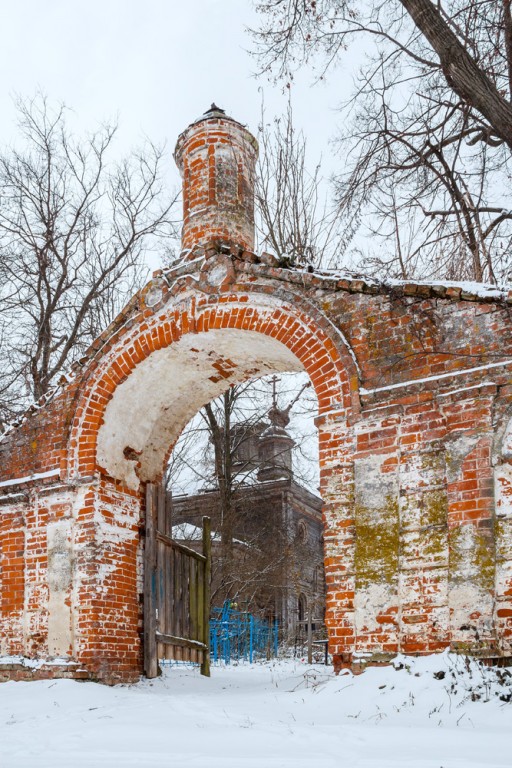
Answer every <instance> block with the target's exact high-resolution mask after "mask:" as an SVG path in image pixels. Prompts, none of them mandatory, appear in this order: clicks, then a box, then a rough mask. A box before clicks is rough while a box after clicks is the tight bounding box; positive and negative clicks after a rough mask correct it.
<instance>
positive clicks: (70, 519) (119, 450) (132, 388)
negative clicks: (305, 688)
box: [0, 118, 512, 682]
mask: <svg viewBox="0 0 512 768" xmlns="http://www.w3.org/2000/svg"><path fill="white" fill-rule="evenodd" d="M208 119H209V118H206V120H208ZM236 130H238V128H237V129H236ZM218 215H219V211H218V210H217V211H216V213H215V216H218ZM212 226H213V225H212ZM235 229H236V227H235ZM228 234H230V233H229V232H228ZM229 240H230V241H231V242H233V241H234V240H236V237H233V238H229ZM228 250H229V249H228V248H225V247H222V248H219V247H217V246H216V245H215V243H213V245H212V243H208V244H207V245H206V247H205V246H204V245H202V244H199V245H198V246H197V248H196V249H195V250H194V251H193V253H192V254H190V253H188V252H187V254H186V256H187V260H185V261H181V262H179V263H177V264H175V265H174V266H173V267H171V268H169V269H167V270H164V271H163V272H161V273H159V274H156V275H155V276H154V278H153V280H152V281H150V283H149V284H148V285H147V286H146V287H145V288H144V289H143V290H142V291H140V292H139V293H138V294H137V295H136V296H135V297H134V299H133V300H132V301H131V302H130V304H129V305H128V306H127V308H126V309H125V310H124V311H123V313H121V315H120V316H119V318H118V319H117V320H116V322H115V323H114V324H113V325H112V327H111V328H109V329H108V330H107V331H106V332H105V333H104V334H103V335H102V336H101V337H100V338H99V339H98V341H97V342H96V343H95V344H94V345H93V346H92V347H91V349H90V350H89V353H88V354H87V355H86V357H85V358H84V359H83V360H82V361H81V362H80V364H77V365H76V366H75V367H74V370H73V371H72V374H71V376H70V379H69V381H68V382H67V383H62V384H61V386H60V389H59V390H58V391H57V392H56V393H54V394H53V395H52V397H50V398H49V399H48V401H47V402H46V403H44V404H41V405H40V407H38V408H36V409H35V410H33V411H32V412H31V413H30V414H28V415H27V417H26V418H25V419H24V421H23V422H22V423H21V424H19V425H18V426H16V427H14V428H13V429H12V430H11V431H9V432H8V434H6V435H5V436H4V437H3V439H2V440H0V467H1V470H0V533H1V539H0V575H1V578H2V594H1V603H0V654H3V655H6V654H21V655H26V656H30V657H34V656H36V655H38V656H40V657H42V658H43V659H45V660H46V661H49V660H50V661H51V659H52V658H55V657H57V658H61V657H64V658H65V659H67V660H68V662H69V663H70V664H75V665H76V666H75V667H71V666H70V667H68V669H76V674H77V675H83V674H87V675H88V676H90V677H97V678H99V679H102V680H105V681H109V682H113V681H116V680H130V679H134V678H136V677H137V675H138V674H139V673H140V671H141V658H142V657H141V640H140V637H141V629H142V626H141V617H142V549H143V541H144V505H143V495H144V484H145V483H146V482H147V481H156V480H158V478H159V477H160V476H161V474H162V471H163V468H164V465H165V461H166V457H167V456H168V453H169V450H170V448H171V447H172V444H173V442H174V440H175V439H176V438H177V436H178V435H179V433H180V431H181V429H182V428H183V426H184V425H185V424H186V422H187V421H188V419H189V418H190V417H191V416H193V415H194V413H195V412H196V411H197V410H198V409H199V408H200V407H201V406H202V405H203V404H204V403H206V402H208V401H209V400H210V399H211V398H212V397H214V396H216V395H218V394H220V393H221V392H223V391H224V390H225V389H226V388H227V387H228V386H229V385H230V384H231V383H234V382H238V381H244V380H247V379H249V378H254V377H257V376H260V375H264V374H266V373H270V372H272V371H285V370H286V371H301V370H304V371H306V372H307V373H308V375H309V377H310V379H311V381H312V383H313V386H314V387H315V391H316V393H317V397H318V403H319V412H318V416H317V420H316V422H317V427H318V430H319V441H320V464H321V495H322V498H323V501H324V510H323V519H324V541H325V572H326V579H327V588H328V595H327V623H328V628H329V635H330V649H331V652H332V653H334V654H337V655H338V657H339V661H340V663H347V664H349V663H361V662H364V661H372V660H373V661H377V660H385V659H388V658H389V657H390V655H392V654H393V653H396V652H397V651H403V652H406V653H427V652H432V651H437V650H440V649H442V648H445V647H449V646H451V647H453V648H456V649H460V650H464V651H470V652H473V653H476V654H479V655H481V656H483V657H486V658H496V657H501V658H508V657H511V656H512V652H511V637H512V528H511V520H512V502H511V494H512V485H511V483H512V469H511V462H512V428H511V426H510V425H511V419H512V388H511V371H512V350H511V339H510V328H511V323H510V306H511V303H512V301H511V297H509V296H508V295H507V294H503V293H500V292H499V291H489V290H485V289H484V288H480V289H478V291H477V292H476V293H475V292H474V291H475V290H476V289H473V292H471V290H470V288H469V287H468V286H456V285H449V286H444V287H443V286H439V285H436V286H429V285H421V284H410V285H398V286H397V285H381V284H378V283H372V282H371V281H367V282H364V281H362V280H354V279H350V278H347V277H343V276H336V275H332V274H320V273H318V274H315V273H313V274H311V273H309V272H307V271H304V270H299V269H285V268H281V267H279V265H278V264H277V263H276V262H275V260H272V259H271V258H270V257H268V256H265V257H264V258H263V260H261V259H259V258H258V257H257V256H255V255H254V254H252V255H251V254H247V253H241V252H240V249H239V248H238V247H231V250H230V251H229V252H227V251H228ZM189 257H192V258H189ZM80 670H81V671H80ZM5 674H7V673H5ZM13 674H14V671H13Z"/></svg>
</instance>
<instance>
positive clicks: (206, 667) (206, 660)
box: [201, 517, 212, 677]
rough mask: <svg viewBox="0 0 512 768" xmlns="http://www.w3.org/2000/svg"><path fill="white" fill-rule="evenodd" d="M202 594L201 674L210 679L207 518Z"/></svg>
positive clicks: (205, 519)
mask: <svg viewBox="0 0 512 768" xmlns="http://www.w3.org/2000/svg"><path fill="white" fill-rule="evenodd" d="M203 555H204V557H205V564H204V593H203V637H202V640H203V643H204V644H205V645H206V650H205V651H204V652H203V662H202V664H201V674H202V675H205V676H206V677H210V581H211V573H212V526H211V520H210V518H209V517H203Z"/></svg>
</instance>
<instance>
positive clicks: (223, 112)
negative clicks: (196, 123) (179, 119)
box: [204, 101, 226, 115]
mask: <svg viewBox="0 0 512 768" xmlns="http://www.w3.org/2000/svg"><path fill="white" fill-rule="evenodd" d="M211 112H220V113H221V114H223V115H225V114H226V110H225V109H221V108H220V107H218V106H217V105H216V103H215V102H214V101H212V104H211V107H210V109H207V110H206V112H205V113H204V114H205V115H209V114H210V113H211Z"/></svg>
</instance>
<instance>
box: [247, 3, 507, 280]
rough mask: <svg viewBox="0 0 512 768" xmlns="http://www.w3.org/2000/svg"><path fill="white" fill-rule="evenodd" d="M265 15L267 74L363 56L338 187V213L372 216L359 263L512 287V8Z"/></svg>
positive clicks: (274, 7)
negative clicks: (356, 45)
mask: <svg viewBox="0 0 512 768" xmlns="http://www.w3.org/2000/svg"><path fill="white" fill-rule="evenodd" d="M259 9H260V11H261V12H262V14H263V17H264V24H263V25H262V28H261V29H260V30H259V31H258V32H257V33H256V34H257V39H258V42H259V46H260V55H261V57H262V58H261V61H262V63H263V69H265V70H266V71H269V70H271V69H272V68H273V67H274V68H276V69H275V71H276V72H277V74H278V75H281V76H285V77H288V78H291V77H293V70H294V68H295V67H296V66H298V65H299V64H301V63H302V61H314V62H316V63H317V64H318V63H319V64H320V68H321V69H320V75H321V76H323V75H324V74H325V73H326V72H327V70H328V69H329V68H331V67H332V66H333V65H334V64H336V63H337V62H338V61H339V59H340V57H342V56H343V54H344V52H345V50H346V49H347V47H348V46H350V45H351V44H352V43H353V42H354V40H360V43H361V46H362V47H363V48H366V50H367V52H368V55H367V56H366V58H365V61H364V64H363V66H362V68H361V71H360V74H359V79H358V82H357V86H356V91H355V94H354V97H353V99H352V100H351V101H350V102H349V103H348V104H346V105H345V109H344V112H343V114H344V125H345V128H344V134H343V137H342V138H341V141H340V143H341V148H342V152H343V157H344V158H348V163H347V164H346V168H345V170H344V172H342V174H341V175H340V177H339V179H338V199H339V202H340V208H341V213H343V214H345V215H350V216H352V217H354V216H355V217H356V218H360V217H361V216H362V214H363V213H364V212H366V213H368V212H370V213H371V214H372V216H371V218H370V217H368V218H369V219H370V220H371V221H372V230H373V231H372V235H373V236H375V235H376V236H378V237H380V238H381V243H379V246H378V251H376V255H375V256H374V258H373V260H370V262H369V261H368V259H366V264H365V265H364V266H366V267H368V266H370V267H371V268H372V269H375V268H379V269H380V270H381V272H384V273H387V274H392V275H394V276H401V277H411V276H412V277H422V276H428V277H438V278H440V277H444V278H446V277H457V278H461V277H462V278H472V279H476V280H489V281H491V282H496V281H499V280H503V279H505V278H507V277H508V274H509V271H510V267H511V260H510V256H509V253H510V244H511V242H512V239H511V238H512V228H511V223H512V210H511V208H512V204H511V200H510V191H509V190H510V175H511V160H512V153H511V150H512V132H511V128H510V125H511V120H512V101H511V99H512V75H511V73H512V15H511V4H510V2H509V0H502V1H501V2H494V0H492V1H491V0H453V2H450V3H446V4H441V3H436V4H434V3H432V2H430V0H400V1H399V0H391V1H390V2H386V3H384V2H379V3H375V2H370V1H369V0H366V2H362V3H355V2H352V1H351V0H318V2H316V1H315V0H290V1H289V2H285V3H283V2H279V0H269V1H268V2H261V3H260V4H259ZM265 22H266V23H265ZM399 230H400V231H399ZM403 230H405V232H406V234H405V236H404V235H403V234H402V232H403ZM412 233H414V237H412V238H411V234H412ZM390 239H391V241H392V242H393V246H394V247H390Z"/></svg>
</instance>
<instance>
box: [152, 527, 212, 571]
mask: <svg viewBox="0 0 512 768" xmlns="http://www.w3.org/2000/svg"><path fill="white" fill-rule="evenodd" d="M156 537H157V539H158V541H161V542H163V544H167V546H169V547H172V548H173V549H177V550H178V552H183V554H184V555H189V556H190V557H195V558H196V560H201V562H203V563H205V562H206V558H205V557H204V555H202V554H201V553H200V552H196V551H195V549H190V547H186V546H185V545H184V544H180V543H179V542H177V541H175V540H174V539H171V537H170V536H166V535H165V533H161V532H160V531H158V532H157V534H156Z"/></svg>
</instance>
